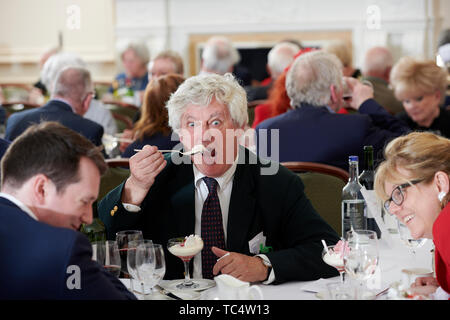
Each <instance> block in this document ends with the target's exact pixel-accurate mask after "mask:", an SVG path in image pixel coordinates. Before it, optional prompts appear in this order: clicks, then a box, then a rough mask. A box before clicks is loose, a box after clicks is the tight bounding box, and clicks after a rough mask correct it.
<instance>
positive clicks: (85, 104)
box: [83, 94, 94, 115]
mask: <svg viewBox="0 0 450 320" xmlns="http://www.w3.org/2000/svg"><path fill="white" fill-rule="evenodd" d="M93 97H94V95H92V94H88V96H87V97H86V99H84V101H83V115H84V114H85V113H86V112H87V111H88V110H89V106H90V105H91V101H92V98H93Z"/></svg>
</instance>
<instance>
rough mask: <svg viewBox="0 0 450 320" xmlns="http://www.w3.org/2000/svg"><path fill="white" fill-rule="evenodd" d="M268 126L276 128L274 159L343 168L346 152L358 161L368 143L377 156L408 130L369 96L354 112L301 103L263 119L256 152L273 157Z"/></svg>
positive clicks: (258, 133) (262, 155) (346, 161)
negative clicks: (264, 136)
mask: <svg viewBox="0 0 450 320" xmlns="http://www.w3.org/2000/svg"><path fill="white" fill-rule="evenodd" d="M261 129H268V139H267V140H268V147H267V149H266V150H264V148H261V146H260V143H261V137H260V134H263V132H261V131H260V130H261ZM271 129H279V160H278V159H275V160H278V161H280V162H284V161H311V162H320V163H325V164H329V165H333V166H336V167H340V168H342V169H344V170H348V156H350V155H357V156H359V157H360V163H362V160H363V158H362V157H363V155H364V153H363V147H364V146H365V145H372V146H373V148H374V157H375V158H377V157H378V158H380V159H381V158H382V151H383V148H384V146H385V144H386V143H387V142H388V141H389V140H391V139H393V138H395V137H397V136H400V135H402V134H404V133H407V132H408V130H409V129H408V127H407V126H406V124H405V123H403V122H402V121H400V120H398V119H396V118H395V117H393V116H392V115H390V114H389V113H388V112H387V111H386V110H385V109H384V108H383V107H381V106H380V105H379V104H378V103H376V102H375V100H373V99H369V100H366V101H365V102H364V103H363V104H362V105H361V107H360V109H359V113H355V114H346V115H343V114H336V113H331V112H330V111H329V110H328V109H327V108H326V107H315V106H311V105H308V104H302V105H301V106H300V107H299V108H297V109H294V110H290V111H288V112H286V113H284V114H281V115H279V116H277V117H273V118H270V119H267V120H265V121H263V122H262V123H260V124H259V125H258V126H257V127H256V131H257V140H258V154H259V156H260V157H263V158H267V156H268V155H269V156H271V158H272V159H274V158H273V155H271V148H272V147H276V146H275V145H274V146H272V145H271V134H272V135H273V133H272V132H271V131H270V130H271ZM274 151H275V150H274Z"/></svg>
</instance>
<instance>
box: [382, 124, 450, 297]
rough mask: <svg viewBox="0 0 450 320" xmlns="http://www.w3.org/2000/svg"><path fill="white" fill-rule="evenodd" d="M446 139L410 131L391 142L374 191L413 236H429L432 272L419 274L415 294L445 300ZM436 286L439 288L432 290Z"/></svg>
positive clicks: (449, 163)
mask: <svg viewBox="0 0 450 320" xmlns="http://www.w3.org/2000/svg"><path fill="white" fill-rule="evenodd" d="M449 150H450V140H449V139H447V138H444V137H441V136H438V135H435V134H433V133H429V132H412V133H410V134H408V135H406V136H402V137H398V138H396V139H394V140H392V141H391V142H390V143H389V144H388V145H387V146H386V148H385V150H384V155H385V161H384V162H382V163H381V164H380V165H379V167H378V169H377V171H376V175H375V192H376V194H377V195H378V197H379V198H381V199H382V200H383V201H384V207H385V208H386V209H387V210H388V211H389V213H390V214H394V215H395V216H396V217H397V219H399V220H400V221H402V222H403V223H405V224H406V226H407V227H408V229H409V230H410V232H411V235H412V236H413V237H414V238H415V239H419V238H429V239H433V242H434V245H435V274H436V279H435V278H432V277H423V278H418V279H417V280H416V282H415V284H413V285H412V291H413V293H416V294H424V295H430V294H434V298H441V297H443V298H444V299H448V298H450V233H449V232H448V230H449V226H450V204H449V200H450V193H449V191H450V190H449V189H450V187H449V184H450V183H449V181H450V178H449V175H450V152H449ZM437 289H438V290H437Z"/></svg>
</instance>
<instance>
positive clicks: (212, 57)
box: [202, 36, 241, 75]
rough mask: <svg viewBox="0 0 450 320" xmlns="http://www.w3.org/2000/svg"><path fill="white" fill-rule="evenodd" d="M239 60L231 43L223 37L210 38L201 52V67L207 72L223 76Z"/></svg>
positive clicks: (239, 57) (237, 53)
mask: <svg viewBox="0 0 450 320" xmlns="http://www.w3.org/2000/svg"><path fill="white" fill-rule="evenodd" d="M240 59H241V56H240V55H239V52H238V51H237V49H236V48H234V47H233V44H232V43H231V41H230V40H229V39H227V38H225V37H219V36H216V37H212V38H210V39H209V40H208V42H207V43H206V45H205V48H204V49H203V52H202V60H203V66H204V67H205V68H206V69H208V71H211V72H215V73H218V74H222V75H223V74H225V73H227V72H229V71H230V68H231V67H232V66H233V65H235V64H236V63H238V62H239V61H240Z"/></svg>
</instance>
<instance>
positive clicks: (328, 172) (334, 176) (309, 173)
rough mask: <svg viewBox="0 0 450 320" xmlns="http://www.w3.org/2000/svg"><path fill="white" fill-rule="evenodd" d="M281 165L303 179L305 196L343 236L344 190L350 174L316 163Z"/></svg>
mask: <svg viewBox="0 0 450 320" xmlns="http://www.w3.org/2000/svg"><path fill="white" fill-rule="evenodd" d="M281 164H282V165H283V166H285V167H286V168H288V169H290V170H291V171H293V172H295V173H296V174H297V175H298V176H299V177H300V178H301V179H302V181H303V184H304V185H305V194H306V196H307V197H308V199H309V200H310V201H311V204H312V205H313V207H314V208H315V209H316V211H317V213H318V214H319V215H320V216H321V217H322V218H323V219H324V220H325V221H326V222H327V223H328V224H329V225H330V226H331V227H332V228H333V229H334V230H335V231H336V233H337V234H338V235H340V236H342V218H341V200H342V188H344V186H345V185H346V183H347V181H348V173H347V172H346V171H345V170H343V169H341V168H337V167H334V166H330V165H326V164H321V163H314V162H284V163H281Z"/></svg>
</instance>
